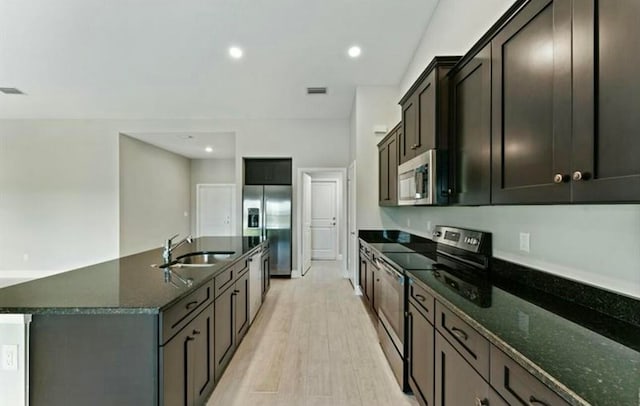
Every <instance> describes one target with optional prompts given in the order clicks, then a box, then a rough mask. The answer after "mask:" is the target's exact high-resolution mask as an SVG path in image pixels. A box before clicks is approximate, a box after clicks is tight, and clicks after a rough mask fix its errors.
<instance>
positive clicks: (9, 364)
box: [2, 344, 18, 371]
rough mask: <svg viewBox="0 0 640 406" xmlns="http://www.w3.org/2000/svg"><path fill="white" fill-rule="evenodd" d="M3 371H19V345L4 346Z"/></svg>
mask: <svg viewBox="0 0 640 406" xmlns="http://www.w3.org/2000/svg"><path fill="white" fill-rule="evenodd" d="M2 369H3V370H4V371H17V370H18V345H17V344H3V345H2Z"/></svg>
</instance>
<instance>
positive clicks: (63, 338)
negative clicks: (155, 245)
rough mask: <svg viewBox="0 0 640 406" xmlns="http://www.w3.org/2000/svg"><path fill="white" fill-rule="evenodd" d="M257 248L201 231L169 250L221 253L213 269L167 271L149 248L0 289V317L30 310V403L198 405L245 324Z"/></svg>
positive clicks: (256, 243)
mask: <svg viewBox="0 0 640 406" xmlns="http://www.w3.org/2000/svg"><path fill="white" fill-rule="evenodd" d="M265 245H266V244H265V243H263V242H262V241H261V240H260V239H259V238H246V237H245V238H242V237H204V238H199V239H196V240H194V241H193V242H192V243H191V244H185V245H183V246H181V247H179V248H177V249H176V250H175V252H174V253H173V255H174V258H179V257H181V256H184V255H187V254H189V253H195V252H224V253H225V254H224V255H221V258H224V259H221V260H220V261H219V262H217V263H216V264H213V265H211V266H202V267H174V268H172V269H171V271H170V272H168V271H165V270H164V269H160V268H158V267H157V266H152V265H154V264H155V265H159V264H162V261H163V259H162V250H161V249H154V250H150V251H146V252H142V253H139V254H135V255H130V256H127V257H123V258H120V259H116V260H112V261H107V262H104V263H101V264H97V265H92V266H88V267H84V268H80V269H76V270H73V271H69V272H64V273H60V274H56V275H53V276H50V277H47V278H42V279H37V280H34V281H30V282H26V283H22V284H19V285H14V286H10V287H7V288H4V289H0V313H19V314H31V315H33V316H32V322H31V329H30V345H29V350H30V354H29V380H30V381H29V388H30V389H29V396H30V404H31V405H70V404H92V405H114V404H118V405H158V404H161V405H182V404H185V405H194V404H203V403H204V402H205V401H206V399H207V398H208V396H209V395H210V393H211V391H212V390H213V388H214V386H215V383H216V382H217V380H218V379H219V377H220V375H221V374H222V372H223V371H224V369H225V368H226V365H227V364H228V362H229V361H230V359H231V357H232V356H233V353H234V351H235V348H236V347H237V345H238V343H239V342H240V340H241V339H242V338H243V336H244V334H245V333H246V331H247V329H248V327H249V323H250V320H249V292H248V291H249V275H248V274H249V259H250V257H252V256H255V255H261V256H262V257H264V256H265V255H267V253H268V251H267V250H265V249H264V248H265ZM261 263H264V261H261ZM266 263H267V264H268V260H267V261H266ZM267 278H268V276H267ZM267 286H268V283H266V284H265V283H263V284H262V286H258V287H257V288H258V289H262V290H263V294H264V293H266V292H265V287H267ZM253 288H256V287H255V286H254V287H253Z"/></svg>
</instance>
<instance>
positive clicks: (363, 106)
mask: <svg viewBox="0 0 640 406" xmlns="http://www.w3.org/2000/svg"><path fill="white" fill-rule="evenodd" d="M397 103H398V89H397V88H396V87H394V86H376V87H374V86H365V87H358V88H357V89H356V98H355V109H354V112H355V117H356V119H355V134H354V135H355V140H354V141H352V143H354V145H355V159H356V162H357V164H356V196H357V199H356V224H357V225H358V228H379V227H380V226H381V225H382V224H383V223H382V220H383V217H384V216H385V213H384V212H382V211H380V210H379V208H378V198H379V195H378V147H377V145H378V143H379V142H380V141H382V139H383V138H384V135H376V134H374V132H373V129H374V127H375V126H377V125H386V126H387V128H388V129H389V130H391V129H392V128H393V127H394V126H395V125H396V124H398V122H399V121H400V107H399V106H398V104H397ZM352 138H354V137H353V135H352Z"/></svg>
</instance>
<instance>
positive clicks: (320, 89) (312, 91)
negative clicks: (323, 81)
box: [307, 87, 327, 94]
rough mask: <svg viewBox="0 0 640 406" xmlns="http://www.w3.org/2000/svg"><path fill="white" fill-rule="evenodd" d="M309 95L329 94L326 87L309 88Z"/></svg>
mask: <svg viewBox="0 0 640 406" xmlns="http://www.w3.org/2000/svg"><path fill="white" fill-rule="evenodd" d="M307 94H327V88H326V87H308V88H307Z"/></svg>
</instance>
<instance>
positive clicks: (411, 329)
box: [407, 294, 435, 406]
mask: <svg viewBox="0 0 640 406" xmlns="http://www.w3.org/2000/svg"><path fill="white" fill-rule="evenodd" d="M420 296H422V297H424V295H422V294H420ZM429 299H430V300H431V301H433V298H431V297H429ZM431 306H433V303H432V304H431ZM426 312H427V311H426V309H425V308H424V307H422V306H420V305H418V304H416V302H415V301H414V299H410V300H409V313H408V318H407V322H408V325H407V333H408V338H409V340H408V346H407V347H408V351H409V354H408V355H409V356H408V363H407V364H408V373H409V386H410V387H411V390H412V391H413V394H414V395H415V396H416V398H417V399H418V402H419V403H420V404H421V405H422V406H428V405H432V404H433V392H434V371H435V369H434V368H435V365H434V356H433V352H434V341H433V340H434V336H433V334H434V331H435V330H434V328H433V325H432V324H431V323H430V322H429V320H428V319H427V316H426Z"/></svg>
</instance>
